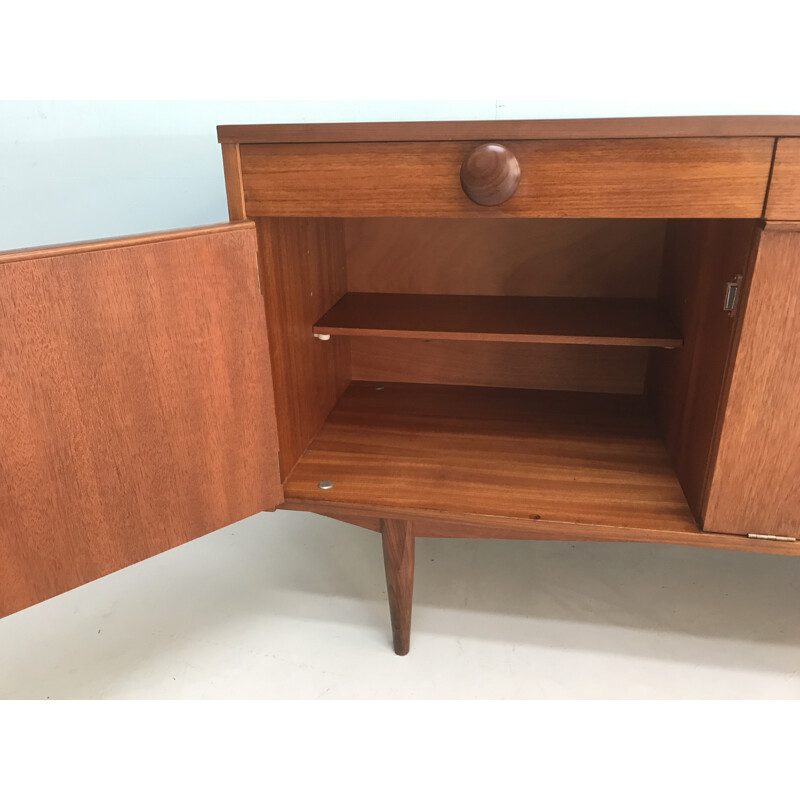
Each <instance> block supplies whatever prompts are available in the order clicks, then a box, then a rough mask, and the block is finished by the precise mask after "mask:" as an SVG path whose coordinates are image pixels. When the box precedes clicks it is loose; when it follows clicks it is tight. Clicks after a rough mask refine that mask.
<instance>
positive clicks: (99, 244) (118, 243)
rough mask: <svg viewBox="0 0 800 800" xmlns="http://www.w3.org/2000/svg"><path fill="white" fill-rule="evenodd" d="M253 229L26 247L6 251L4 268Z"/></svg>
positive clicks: (224, 227) (0, 256)
mask: <svg viewBox="0 0 800 800" xmlns="http://www.w3.org/2000/svg"><path fill="white" fill-rule="evenodd" d="M252 229H253V225H252V223H244V224H229V223H222V224H218V225H199V226H197V227H194V228H181V229H180V230H172V231H157V232H156V233H145V234H140V235H137V236H121V237H120V236H115V237H113V238H110V239H92V240H90V241H84V242H70V243H69V244H55V245H50V246H48V247H24V248H22V249H20V250H4V251H2V252H0V264H11V263H19V262H22V261H38V260H41V259H43V258H54V257H56V256H76V255H80V254H81V253H99V252H106V251H111V250H117V249H120V248H124V247H135V246H136V245H139V244H158V243H159V242H174V241H177V240H178V239H191V238H194V237H197V236H203V235H205V234H213V233H225V232H227V231H234V230H251V231H252Z"/></svg>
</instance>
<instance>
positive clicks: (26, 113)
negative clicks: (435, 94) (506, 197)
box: [0, 76, 800, 250]
mask: <svg viewBox="0 0 800 800" xmlns="http://www.w3.org/2000/svg"><path fill="white" fill-rule="evenodd" d="M787 77H788V76H787ZM554 86H555V87H558V84H553V83H552V82H551V83H550V84H548V85H547V86H543V87H536V89H535V90H532V94H535V95H536V96H537V98H538V99H536V100H526V101H519V100H459V101H306V102H304V101H262V102H246V101H241V102H239V101H236V102H218V101H51V102H43V101H11V102H0V250H8V249H13V248H17V247H33V246H36V245H45V244H55V243H60V242H70V241H79V240H82V239H92V238H98V237H106V236H117V235H126V234H136V233H145V232H148V231H154V230H164V229H169V228H178V227H182V226H187V225H203V224H208V223H214V222H222V221H225V220H226V219H227V208H226V203H225V188H224V181H223V176H222V160H221V157H220V151H219V145H218V144H217V140H216V125H217V124H235V123H247V122H261V123H270V122H347V121H381V120H415V119H418V120H423V119H495V118H501V119H526V118H545V117H581V116H636V115H643V116H649V115H659V114H666V115H669V114H725V113H736V114H747V113H750V114H757V113H762V114H764V113H772V114H775V113H784V114H789V113H795V114H800V95H798V93H797V92H793V91H786V87H782V86H781V84H780V81H777V80H776V81H773V82H772V83H767V84H765V85H764V87H763V90H762V91H759V92H758V93H753V92H744V91H741V92H739V91H738V90H737V87H736V85H734V84H730V83H729V84H728V86H727V88H726V87H717V89H716V90H715V91H714V92H713V93H709V91H708V88H707V85H706V84H703V83H698V85H697V86H696V88H695V90H694V91H687V87H686V86H685V85H680V86H679V85H677V84H676V85H675V86H674V87H672V89H671V90H670V89H669V88H668V87H667V88H665V87H664V86H662V87H661V90H660V91H654V92H653V93H652V94H649V95H642V94H640V93H638V92H632V93H631V94H630V95H629V96H627V97H626V96H625V91H624V89H623V87H620V86H617V87H616V88H615V91H614V92H611V93H608V92H607V93H606V94H604V95H602V96H600V95H598V96H597V97H596V98H595V99H588V98H587V93H586V92H585V91H584V93H583V94H582V95H579V96H580V97H582V99H577V100H576V99H569V98H570V96H573V97H574V96H575V95H574V94H573V95H569V94H564V95H562V96H559V94H558V92H557V91H555V90H554Z"/></svg>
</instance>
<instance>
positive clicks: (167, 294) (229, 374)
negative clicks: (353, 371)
mask: <svg viewBox="0 0 800 800" xmlns="http://www.w3.org/2000/svg"><path fill="white" fill-rule="evenodd" d="M277 449H278V445H277V438H276V421H275V409H274V401H273V394H272V381H271V375H270V363H269V349H268V341H267V329H266V320H265V317H264V306H263V298H262V297H261V294H260V288H259V279H258V266H257V258H256V236H255V230H254V226H253V225H252V224H251V223H248V222H243V223H236V224H230V225H221V226H216V227H213V228H204V229H194V230H186V231H177V232H173V233H165V234H154V235H151V236H143V237H137V238H131V239H120V240H113V241H107V242H96V243H87V244H80V245H71V246H66V247H57V248H50V249H46V250H32V251H24V252H17V253H6V254H0V615H5V614H10V613H12V612H14V611H17V610H19V609H22V608H25V607H26V606H30V605H32V604H34V603H37V602H39V601H42V600H45V599H46V598H49V597H52V596H53V595H56V594H59V593H60V592H63V591H66V590H68V589H71V588H73V587H76V586H78V585H80V584H83V583H86V582H88V581H91V580H94V579H95V578H98V577H100V576H102V575H105V574H107V573H110V572H113V571H114V570H117V569H120V568H122V567H125V566H128V565H129V564H133V563H134V562H136V561H140V560H141V559H144V558H148V557H149V556H152V555H155V554H156V553H160V552H162V551H164V550H167V549H169V548H171V547H175V546H176V545H179V544H182V543H184V542H187V541H189V540H191V539H193V538H196V537H198V536H201V535H203V534H206V533H209V532H210V531H213V530H216V529H217V528H220V527H222V526H224V525H227V524H229V523H232V522H235V521H237V520H239V519H242V518H244V517H247V516H250V515H252V514H254V513H256V512H259V511H262V510H271V509H274V508H275V506H276V505H277V504H278V503H280V502H281V500H282V499H283V495H282V490H281V485H280V478H279V475H278V469H277V459H276V456H277Z"/></svg>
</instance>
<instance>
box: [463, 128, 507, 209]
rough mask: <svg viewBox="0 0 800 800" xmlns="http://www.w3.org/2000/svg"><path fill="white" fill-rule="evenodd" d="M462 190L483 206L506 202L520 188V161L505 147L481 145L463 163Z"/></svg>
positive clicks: (500, 145) (489, 143)
mask: <svg viewBox="0 0 800 800" xmlns="http://www.w3.org/2000/svg"><path fill="white" fill-rule="evenodd" d="M460 177H461V188H462V189H463V190H464V194H466V196H467V197H469V199H470V200H472V202H473V203H477V204H478V205H481V206H499V205H500V204H501V203H505V202H506V200H508V199H509V198H510V197H511V196H512V195H513V194H514V192H516V191H517V187H518V186H519V177H520V171H519V161H517V157H516V156H515V155H514V154H513V153H512V152H511V151H510V150H509V149H508V148H507V147H504V146H503V145H502V144H494V143H493V142H488V143H486V144H479V145H478V146H477V147H475V148H474V149H473V150H471V151H470V152H469V153H467V155H466V156H465V158H464V160H463V161H462V162H461V173H460Z"/></svg>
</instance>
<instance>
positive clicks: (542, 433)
mask: <svg viewBox="0 0 800 800" xmlns="http://www.w3.org/2000/svg"><path fill="white" fill-rule="evenodd" d="M320 481H331V482H332V483H333V488H331V489H328V490H324V489H320V488H319V487H318V484H319V483H320ZM284 495H285V498H286V501H285V506H286V507H289V508H300V509H306V510H312V511H313V510H317V511H321V512H322V513H326V512H327V513H335V512H336V511H337V510H338V511H339V512H341V513H362V514H373V515H377V516H391V513H392V511H393V510H395V511H396V513H397V515H398V516H401V517H404V516H405V517H408V516H409V515H411V516H412V517H413V516H415V515H416V516H423V517H427V518H429V519H438V520H447V519H451V520H459V521H462V522H464V521H474V522H475V524H480V523H482V524H484V525H486V524H492V525H502V524H503V523H504V522H513V523H516V524H525V525H528V526H529V527H531V528H533V527H539V528H542V529H544V530H547V529H550V530H562V531H565V530H570V531H573V532H575V533H576V534H580V533H581V532H585V533H594V534H595V535H597V534H598V531H601V530H602V529H603V528H604V526H618V527H624V528H629V529H633V530H640V531H648V532H649V531H653V532H663V531H673V532H684V533H693V534H695V535H697V534H698V528H697V524H696V522H695V520H694V518H693V517H692V515H691V513H690V511H689V508H688V506H687V503H686V500H685V498H684V495H683V492H682V490H681V488H680V485H679V484H678V481H677V479H676V477H675V473H674V471H673V469H672V467H671V465H670V462H669V459H668V456H667V453H666V450H665V448H664V446H663V444H662V443H661V440H660V437H659V435H658V433H657V431H656V428H655V424H654V422H653V421H652V420H651V417H650V414H649V411H648V410H647V408H646V405H645V402H644V400H643V398H642V397H640V396H633V395H608V394H590V393H585V392H550V391H536V390H527V389H498V388H483V387H463V386H438V385H436V386H428V385H421V384H403V383H388V384H385V385H384V388H383V389H382V390H376V384H372V383H365V382H354V383H352V384H351V385H350V386H349V387H348V389H347V390H346V391H345V393H344V394H343V396H342V397H341V399H340V400H339V402H338V404H337V405H336V407H335V408H334V410H333V411H332V412H331V414H330V416H329V417H328V420H327V421H326V423H325V424H324V425H323V427H322V429H321V430H320V432H319V433H318V435H317V436H316V438H315V439H314V441H313V442H312V444H311V446H310V447H309V448H308V450H307V451H306V452H305V454H304V455H303V456H302V457H301V458H300V460H299V462H298V463H297V465H296V467H295V468H294V470H293V471H292V473H291V474H290V475H289V477H288V479H287V480H286V482H285V483H284ZM701 535H702V534H701ZM654 540H655V541H658V537H657V536H655V537H654Z"/></svg>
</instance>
